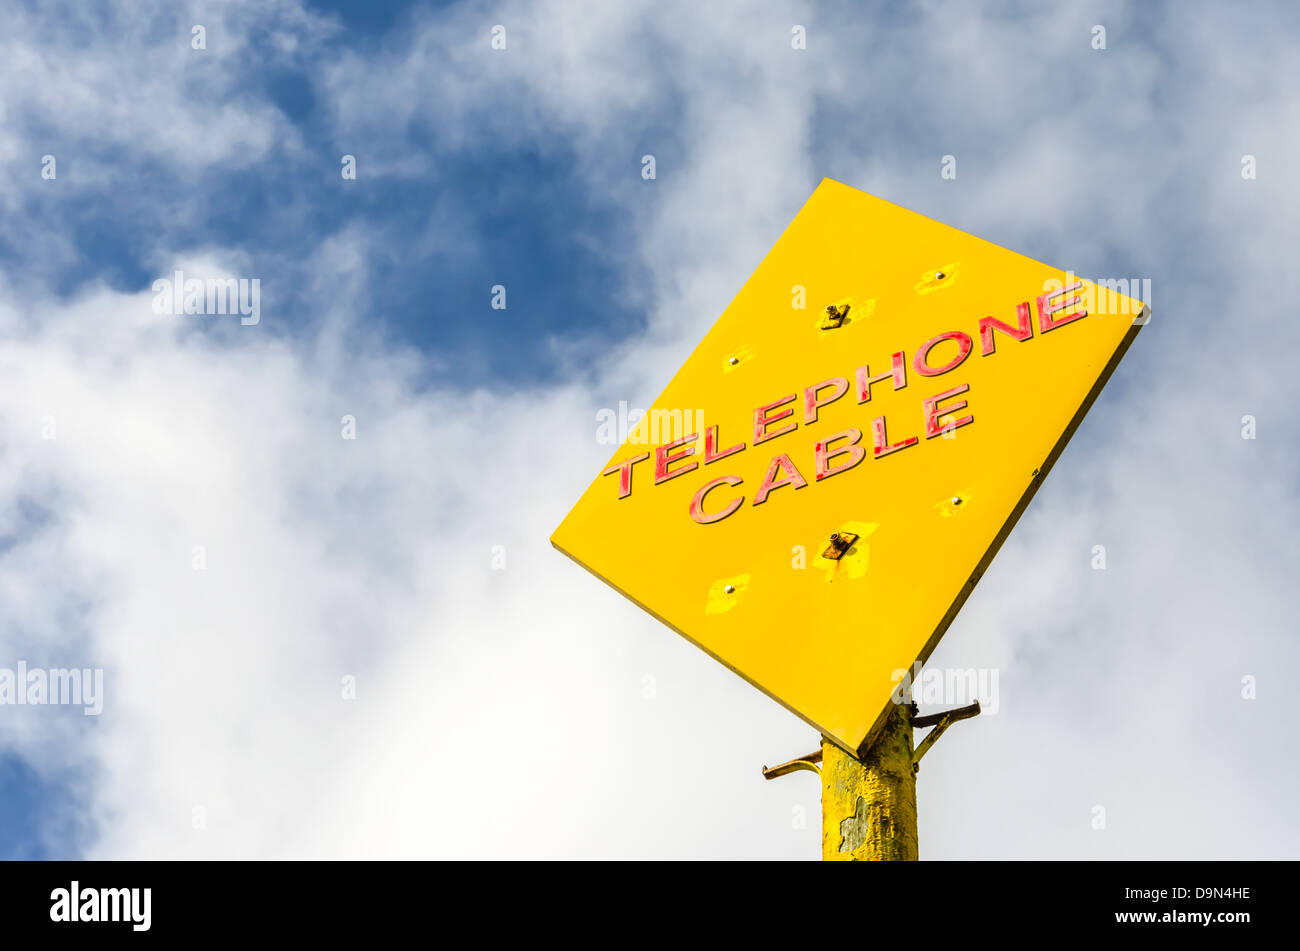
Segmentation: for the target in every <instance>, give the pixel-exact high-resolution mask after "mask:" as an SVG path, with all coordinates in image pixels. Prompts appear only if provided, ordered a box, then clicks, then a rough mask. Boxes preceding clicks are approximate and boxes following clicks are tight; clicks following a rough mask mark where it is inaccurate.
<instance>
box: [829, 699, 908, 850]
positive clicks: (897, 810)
mask: <svg viewBox="0 0 1300 951" xmlns="http://www.w3.org/2000/svg"><path fill="white" fill-rule="evenodd" d="M821 775H822V858H823V859H824V860H826V861H841V862H879V861H906V862H914V861H916V859H917V855H918V852H917V820H916V771H915V770H914V769H913V768H912V709H911V706H910V705H909V704H906V703H903V704H898V705H897V706H895V708H894V709H893V710H892V711H891V712H890V714H889V717H888V719H887V720H886V721H885V728H884V729H883V730H882V731H881V733H880V736H879V738H878V739H877V740H876V742H875V744H874V745H873V746H872V747H871V749H870V750H869V751H868V752H867V755H866V756H865V757H864V758H863V759H862V760H861V761H858V760H856V759H854V758H853V757H852V756H850V755H849V754H848V753H846V752H844V751H843V750H842V749H840V748H839V747H838V746H837V745H836V744H835V743H832V742H831V741H830V740H828V739H825V738H823V739H822V771H821Z"/></svg>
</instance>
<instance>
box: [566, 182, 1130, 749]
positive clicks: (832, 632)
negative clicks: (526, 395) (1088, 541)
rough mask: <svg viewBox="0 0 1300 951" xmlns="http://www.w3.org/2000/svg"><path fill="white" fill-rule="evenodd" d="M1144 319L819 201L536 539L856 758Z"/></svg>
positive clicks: (1027, 269)
mask: <svg viewBox="0 0 1300 951" xmlns="http://www.w3.org/2000/svg"><path fill="white" fill-rule="evenodd" d="M1147 313H1148V311H1147V309H1146V308H1145V306H1144V305H1142V304H1140V303H1137V302H1136V301H1134V300H1132V299H1130V298H1129V297H1128V296H1127V295H1125V294H1120V293H1117V292H1116V289H1115V288H1114V286H1113V285H1112V284H1110V283H1105V284H1104V285H1101V286H1099V285H1097V284H1094V283H1092V282H1088V281H1080V280H1077V279H1075V278H1074V277H1073V276H1072V275H1070V274H1068V273H1065V272H1061V271H1058V270H1056V269H1054V268H1051V267H1048V266H1047V265H1045V264H1040V263H1039V262H1037V261H1033V260H1030V259H1029V258H1026V257H1023V256H1021V255H1019V254H1016V253H1014V252H1012V251H1008V250H1006V249H1004V248H1000V247H998V246H997V245H994V244H990V243H989V242H987V241H984V240H982V239H980V238H976V237H974V236H972V235H969V234H965V233H963V232H961V231H957V230H956V229H954V228H950V227H948V226H946V225H943V224H940V223H938V222H936V221H932V220H930V219H928V218H925V217H922V216H921V215H918V214H914V213H913V212H910V211H907V210H905V209H903V208H899V207H898V206H896V205H891V204H889V203H888V202H885V201H882V200H880V199H878V198H875V197H873V196H871V195H867V194H865V193H863V192H860V191H857V190H856V189H853V188H849V187H848V186H846V185H842V184H840V183H838V182H834V181H831V180H829V179H827V180H824V181H823V182H822V183H821V185H820V186H819V187H818V189H817V190H816V192H814V193H813V196H812V197H811V198H810V199H809V200H808V202H807V204H806V205H805V206H804V207H803V209H802V210H801V211H800V212H799V214H798V215H797V216H796V217H795V219H794V221H793V222H792V223H791V224H790V227H789V228H788V229H787V230H786V232H785V234H783V235H782V236H781V238H780V240H779V241H777V243H776V246H775V247H774V248H773V249H772V251H771V252H770V253H769V254H768V255H767V257H766V258H765V259H764V260H763V262H762V264H760V265H759V268H758V270H757V271H755V272H754V274H753V276H752V277H750V279H749V280H748V281H747V282H746V283H745V286H744V287H743V288H741V290H740V293H739V294H737V295H736V298H735V300H733V301H732V302H731V305H730V306H729V307H728V308H727V309H726V311H725V312H724V313H723V315H722V317H721V318H720V319H719V320H718V321H717V323H716V324H714V326H713V328H712V329H711V330H710V331H709V333H708V335H707V336H706V337H705V338H704V340H703V341H702V342H701V343H700V345H699V346H698V347H697V348H696V349H695V352H694V353H693V354H691V356H690V358H689V359H688V360H687V361H686V364H685V366H683V367H682V369H681V370H680V371H679V372H678V373H677V375H676V376H675V377H673V379H672V381H671V382H670V383H669V384H668V387H667V389H665V390H664V392H663V394H662V395H661V396H660V397H659V399H658V400H657V401H656V403H655V406H654V407H653V408H652V409H651V410H650V411H649V412H647V413H646V415H645V416H644V417H643V418H642V419H641V420H640V421H639V422H638V423H637V425H636V426H635V428H634V429H633V431H632V432H631V433H630V435H629V437H628V440H627V442H626V443H625V444H624V445H623V446H622V447H621V448H620V449H619V450H618V452H617V453H615V454H614V457H613V458H612V459H611V460H610V463H609V466H608V467H606V468H605V470H604V472H603V474H601V475H599V476H597V478H596V480H595V482H593V483H592V485H591V487H590V488H589V489H588V490H587V491H586V492H585V493H584V494H583V496H582V498H581V499H579V501H578V503H577V505H575V506H574V508H573V511H571V512H570V513H569V515H568V517H567V518H565V520H564V522H563V523H562V524H561V525H560V527H559V528H558V529H556V531H555V534H554V535H553V536H552V539H551V541H552V543H553V544H554V545H555V547H556V548H558V549H559V550H560V551H562V552H564V553H565V554H567V555H569V556H570V557H571V558H573V559H574V560H575V561H577V562H579V563H580V564H582V565H584V566H585V567H587V568H588V569H589V570H590V571H592V572H593V573H594V574H596V575H597V576H598V577H600V578H602V579H604V580H605V581H606V582H608V583H609V584H610V585H612V586H613V587H615V588H616V589H618V590H619V591H621V592H622V593H623V594H625V595H626V596H627V597H629V598H631V599H632V600H633V601H635V602H636V603H637V604H639V605H640V606H641V607H642V608H644V609H645V610H647V611H649V612H650V613H651V614H653V615H654V616H655V617H657V618H659V619H660V620H661V621H663V622H664V623H665V624H667V625H668V626H669V627H671V628H672V629H673V630H675V631H677V632H678V633H679V634H681V635H683V636H684V637H686V638H688V639H689V640H691V641H693V642H694V643H695V644H697V645H699V646H700V647H702V648H703V649H704V650H706V651H707V652H708V653H709V654H711V655H712V656H713V657H715V658H716V659H717V660H720V661H721V662H722V663H724V664H726V665H727V666H728V667H730V668H731V669H732V670H734V671H736V672H737V673H738V674H740V675H741V676H742V677H744V678H745V679H746V680H748V681H750V682H751V683H752V684H754V685H755V686H757V687H758V688H759V689H761V690H763V691H764V692H765V693H767V694H768V695H769V696H771V697H773V698H775V699H776V700H778V701H779V702H780V703H782V704H784V705H785V706H786V707H787V708H789V709H790V710H792V711H793V712H795V713H796V714H798V715H799V716H801V717H803V718H804V719H805V720H807V721H808V722H809V723H810V724H812V725H813V726H814V727H816V728H817V729H818V730H819V731H820V732H821V733H823V734H824V735H825V736H827V737H829V738H830V739H832V740H833V741H834V742H835V743H837V744H838V745H839V746H841V747H843V748H844V749H846V750H848V751H849V752H852V753H858V752H859V751H863V750H865V749H866V747H867V746H869V744H870V742H871V741H872V740H873V739H874V737H875V734H876V732H877V731H878V730H879V728H880V727H881V726H882V725H883V723H884V718H885V715H886V713H887V712H888V710H889V705H890V703H891V695H892V694H893V693H894V692H895V690H896V688H897V686H898V682H899V679H900V677H899V675H900V672H901V671H904V670H909V669H910V668H911V666H912V664H913V662H915V661H917V660H920V661H921V662H924V661H925V660H926V659H927V658H928V657H929V656H930V653H931V651H933V650H934V647H935V645H936V644H937V643H938V641H939V638H940V637H941V636H942V635H943V633H944V631H945V630H946V629H947V628H948V625H949V624H951V623H952V620H953V617H954V616H955V615H956V613H957V611H958V609H960V607H961V605H962V604H963V603H964V602H965V600H966V598H967V597H968V596H969V595H970V593H971V591H972V589H973V588H974V586H975V583H976V582H977V581H978V580H979V577H980V575H981V574H982V573H983V572H984V570H985V568H987V566H988V564H989V561H990V560H991V559H992V557H993V555H994V554H995V553H996V552H997V550H998V548H999V546H1000V545H1001V544H1002V541H1003V539H1004V538H1006V535H1007V533H1008V532H1009V531H1010V530H1011V527H1012V526H1013V525H1014V524H1015V521H1016V519H1017V518H1018V517H1019V516H1020V513H1021V512H1022V511H1023V510H1024V508H1025V506H1026V505H1028V503H1029V500H1030V498H1031V497H1032V496H1033V494H1034V491H1035V490H1036V489H1037V488H1038V486H1039V484H1040V483H1041V482H1042V480H1043V477H1044V476H1045V475H1046V474H1047V471H1048V469H1049V468H1050V467H1051V466H1052V463H1053V462H1055V461H1056V458H1057V456H1058V455H1060V453H1061V451H1062V449H1064V447H1065V444H1066V441H1067V440H1068V439H1069V438H1070V436H1071V435H1072V434H1073V432H1074V430H1075V429H1076V427H1078V425H1079V423H1080V422H1081V421H1082V419H1083V415H1084V413H1085V412H1086V411H1087V409H1088V407H1089V406H1090V405H1091V404H1092V402H1093V400H1094V399H1096V397H1097V395H1098V394H1099V393H1100V391H1101V388H1102V386H1103V385H1104V384H1105V382H1106V379H1107V378H1108V377H1109V376H1110V374H1111V372H1112V371H1113V370H1114V369H1115V366H1116V365H1117V363H1118V362H1119V359H1120V357H1121V356H1122V355H1123V353H1124V351H1125V350H1126V349H1127V348H1128V346H1129V344H1130V343H1131V342H1132V340H1133V338H1134V337H1135V336H1136V334H1137V332H1138V330H1139V329H1140V327H1141V326H1142V324H1143V323H1144V322H1145V319H1146V315H1147Z"/></svg>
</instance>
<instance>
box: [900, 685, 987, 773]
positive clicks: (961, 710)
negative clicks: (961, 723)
mask: <svg viewBox="0 0 1300 951" xmlns="http://www.w3.org/2000/svg"><path fill="white" fill-rule="evenodd" d="M912 710H913V711H915V710H916V704H912ZM979 712H980V702H979V701H978V700H976V701H975V702H974V703H972V704H969V705H967V706H964V707H957V709H955V710H948V711H946V712H944V713H928V714H926V715H925V716H923V717H918V716H913V717H912V726H913V727H915V728H917V729H922V728H924V727H927V726H932V727H934V729H933V730H931V731H930V732H929V733H927V734H926V735H925V739H924V740H922V741H921V742H920V743H919V744H917V747H916V750H915V751H914V752H913V753H912V769H913V770H914V771H919V770H920V769H921V757H922V756H924V755H925V754H926V753H928V752H929V751H930V747H932V746H934V744H935V743H936V742H937V741H938V739H939V737H940V736H941V735H942V734H943V731H944V730H946V729H948V727H950V726H952V725H953V724H954V723H956V722H957V721H958V720H969V719H970V718H971V717H973V716H978V715H979Z"/></svg>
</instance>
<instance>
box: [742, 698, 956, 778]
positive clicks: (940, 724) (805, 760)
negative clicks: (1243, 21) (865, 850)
mask: <svg viewBox="0 0 1300 951" xmlns="http://www.w3.org/2000/svg"><path fill="white" fill-rule="evenodd" d="M916 709H917V708H916V704H915V703H913V704H912V728H913V729H917V730H923V729H925V728H926V727H927V726H932V727H934V729H933V730H931V731H930V732H929V733H927V734H926V735H925V739H924V740H922V741H921V742H920V743H919V744H917V747H916V749H915V751H913V753H912V771H913V772H919V771H920V769H921V757H922V756H924V755H925V754H926V753H928V752H929V751H930V747H932V746H934V744H935V742H936V741H938V739H939V737H940V735H942V733H943V731H944V730H946V729H948V727H950V726H952V725H953V724H954V723H956V722H957V721H958V720H969V719H970V718H971V717H973V716H978V715H979V712H980V702H979V701H978V700H976V701H975V702H974V703H972V704H969V705H968V706H964V707H957V708H956V709H955V710H947V711H945V712H943V713H927V714H926V715H925V716H923V717H919V716H917V715H916ZM821 761H822V751H821V749H820V748H818V749H817V750H815V751H813V752H812V753H806V754H805V755H803V756H797V757H795V758H794V759H792V760H789V761H788V762H785V763H781V764H780V765H778V766H764V767H763V778H764V779H779V778H780V777H782V776H789V775H790V774H791V773H796V772H798V771H799V770H801V769H806V770H808V771H809V772H813V773H817V774H818V775H820V774H821V768H820V767H818V765H817V764H818V763H820V762H821Z"/></svg>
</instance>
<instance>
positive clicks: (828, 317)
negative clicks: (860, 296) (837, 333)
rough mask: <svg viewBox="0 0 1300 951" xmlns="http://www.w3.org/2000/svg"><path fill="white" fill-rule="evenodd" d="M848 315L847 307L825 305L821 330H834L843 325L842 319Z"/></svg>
mask: <svg viewBox="0 0 1300 951" xmlns="http://www.w3.org/2000/svg"><path fill="white" fill-rule="evenodd" d="M848 315H849V305H848V304H845V305H844V306H843V307H836V306H835V305H834V304H827V305H826V314H825V316H824V317H822V322H821V325H820V326H821V328H822V330H834V329H835V328H836V327H840V326H842V325H843V324H844V318H845V317H847V316H848Z"/></svg>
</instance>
